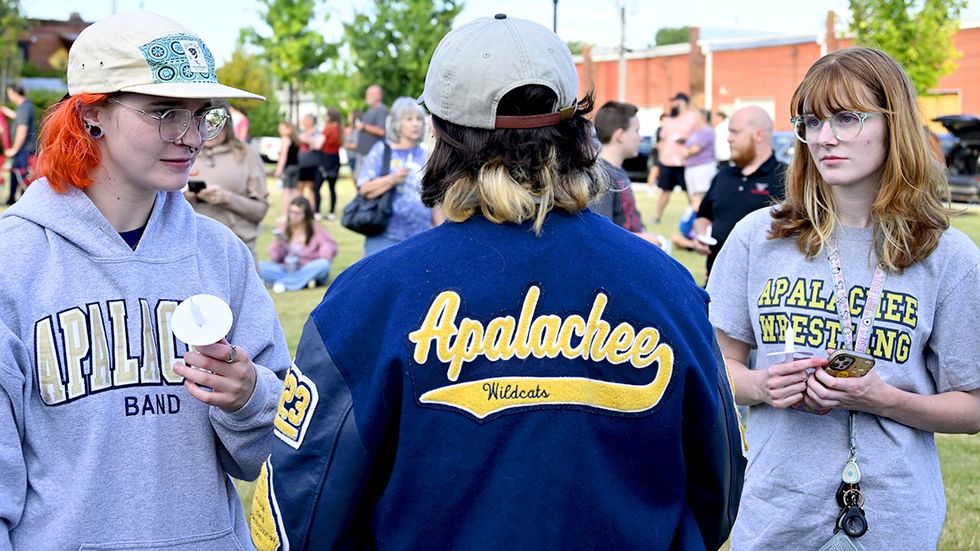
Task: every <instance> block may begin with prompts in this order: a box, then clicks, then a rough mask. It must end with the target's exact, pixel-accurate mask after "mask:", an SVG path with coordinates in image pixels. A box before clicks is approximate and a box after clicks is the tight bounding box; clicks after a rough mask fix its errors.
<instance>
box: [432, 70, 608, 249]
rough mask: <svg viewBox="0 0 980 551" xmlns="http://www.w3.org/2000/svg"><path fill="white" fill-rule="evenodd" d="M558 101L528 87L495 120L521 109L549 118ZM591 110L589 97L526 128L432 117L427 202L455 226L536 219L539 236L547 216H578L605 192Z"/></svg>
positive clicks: (505, 101)
mask: <svg viewBox="0 0 980 551" xmlns="http://www.w3.org/2000/svg"><path fill="white" fill-rule="evenodd" d="M554 103H555V96H554V93H553V92H552V91H551V90H549V89H547V88H545V87H544V86H540V85H529V86H523V87H519V88H517V89H515V90H512V91H511V92H509V93H508V94H507V95H505V96H504V98H503V99H502V100H501V102H500V105H499V106H498V115H499V114H502V113H504V114H508V115H509V114H512V113H511V112H510V111H511V110H517V109H518V108H523V109H524V110H523V111H517V112H520V113H521V114H528V113H530V114H539V113H548V112H551V110H553V106H554ZM515 106H516V107H515ZM593 106H594V99H593V96H592V94H591V93H590V94H588V95H587V96H586V97H585V98H584V99H582V100H580V101H579V102H578V104H577V111H576V114H575V115H574V116H572V117H571V118H569V119H567V120H564V121H561V122H560V123H559V124H557V125H555V126H548V127H544V128H529V129H522V130H505V129H498V130H485V129H479V128H467V127H463V126H460V125H458V124H454V123H452V122H449V121H446V120H442V119H440V118H439V117H437V116H435V115H433V116H432V124H433V127H434V128H435V130H436V143H435V147H434V148H433V151H432V155H431V156H430V157H429V160H428V162H427V163H426V170H425V174H424V175H423V177H422V201H423V202H424V203H425V204H426V205H428V206H434V205H437V204H438V205H441V207H442V212H443V213H444V214H445V215H446V218H447V219H448V220H451V221H453V222H462V221H464V220H466V219H467V218H469V217H471V216H473V215H474V214H480V215H482V216H483V217H484V218H486V219H487V220H489V221H491V222H493V223H496V224H503V223H513V224H521V223H524V222H526V221H528V220H533V228H534V231H535V233H537V234H538V235H540V233H541V230H542V227H543V226H544V221H545V218H547V216H548V213H549V212H551V211H552V210H554V209H558V210H562V211H565V212H569V213H574V212H578V211H581V210H583V209H585V208H586V207H587V206H588V205H589V203H590V202H591V201H592V200H594V199H595V198H596V197H597V196H598V195H599V193H601V192H602V191H603V190H604V189H606V188H607V187H608V185H607V182H608V178H607V177H606V176H605V171H604V170H603V169H602V168H601V167H600V165H598V164H597V163H596V159H597V155H598V152H597V151H598V150H597V148H596V147H595V145H594V144H593V142H592V137H591V136H592V125H591V123H590V122H589V121H588V119H587V118H585V117H586V115H587V114H588V113H590V112H591V111H592V108H593Z"/></svg>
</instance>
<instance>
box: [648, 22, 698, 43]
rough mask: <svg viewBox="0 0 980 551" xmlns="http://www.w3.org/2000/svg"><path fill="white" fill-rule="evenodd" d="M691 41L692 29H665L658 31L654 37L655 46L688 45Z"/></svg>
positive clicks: (685, 27)
mask: <svg viewBox="0 0 980 551" xmlns="http://www.w3.org/2000/svg"><path fill="white" fill-rule="evenodd" d="M690 39H691V27H688V26H686V25H685V26H683V27H664V28H662V29H660V30H658V31H657V35H656V36H655V37H654V39H653V40H654V45H656V46H664V45H667V44H687V42H688V41H689V40H690Z"/></svg>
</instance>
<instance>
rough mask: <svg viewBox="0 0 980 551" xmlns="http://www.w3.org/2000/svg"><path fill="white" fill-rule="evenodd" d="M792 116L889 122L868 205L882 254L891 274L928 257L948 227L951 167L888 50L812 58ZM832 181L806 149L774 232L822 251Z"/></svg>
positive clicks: (811, 253)
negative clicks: (848, 114)
mask: <svg viewBox="0 0 980 551" xmlns="http://www.w3.org/2000/svg"><path fill="white" fill-rule="evenodd" d="M790 110H791V111H792V115H793V116H796V115H803V114H813V115H816V116H817V117H820V118H821V119H823V118H827V117H830V116H832V115H833V114H834V113H837V112H840V111H862V112H880V113H882V116H883V119H884V121H885V127H886V131H885V150H886V155H885V161H884V166H883V170H882V178H881V188H880V189H879V191H878V196H877V197H876V198H875V201H874V203H873V205H872V207H871V217H872V219H873V221H874V236H875V239H874V242H875V244H876V245H875V246H876V248H877V253H878V259H879V260H880V261H881V262H882V263H883V264H884V266H885V268H886V269H887V270H889V271H891V272H901V271H903V270H905V269H906V268H908V267H909V266H911V265H913V264H915V263H916V262H919V261H921V260H924V259H925V258H926V257H928V256H929V255H930V254H931V253H932V251H934V250H935V249H936V247H937V246H938V245H939V239H940V237H941V236H942V234H943V232H944V231H946V229H948V228H949V221H950V215H951V213H952V211H951V210H950V208H949V207H948V206H947V204H944V202H943V201H944V198H945V197H948V196H949V195H948V194H949V189H948V186H949V184H948V182H947V180H946V168H945V167H944V166H943V165H942V163H941V161H940V160H938V159H937V158H936V157H935V155H934V154H933V152H932V149H931V148H930V146H929V144H928V141H927V137H926V134H925V132H924V130H923V128H922V123H921V122H920V121H921V115H920V113H919V107H918V102H917V96H916V92H915V88H914V87H913V86H912V83H911V82H910V81H909V78H908V76H907V75H906V74H905V71H904V70H902V68H901V67H900V66H899V65H898V63H897V62H896V61H895V60H894V59H892V58H891V57H889V56H888V55H887V54H885V53H884V52H881V51H879V50H875V49H872V48H848V49H844V50H839V51H836V52H833V53H831V54H828V55H826V56H824V57H822V58H820V59H819V60H817V62H816V63H814V64H813V66H812V67H810V69H809V71H807V73H806V76H805V77H803V82H801V83H800V85H799V87H798V88H797V89H796V92H795V93H794V94H793V99H792V100H791V102H790ZM835 212H836V208H835V205H834V198H833V195H832V194H831V192H830V186H829V185H828V184H827V183H826V182H825V181H824V180H823V178H822V177H821V176H820V173H819V171H818V170H817V166H816V163H815V162H814V160H813V158H812V157H811V156H810V153H809V150H808V149H807V148H806V147H799V148H797V154H796V155H794V156H793V161H792V163H791V164H790V166H789V169H788V170H787V173H786V200H785V201H784V202H783V203H782V204H781V205H780V206H779V207H778V208H777V209H776V210H775V211H774V213H773V219H774V220H773V223H772V227H771V229H770V234H769V236H770V238H773V239H776V238H783V237H794V238H795V239H796V244H797V247H799V249H800V251H801V252H802V253H804V254H805V255H806V256H807V257H808V258H813V257H815V256H816V255H818V254H820V252H821V251H823V250H824V248H825V247H826V245H827V243H828V241H829V240H830V238H831V236H832V234H833V232H834V228H835V225H836V220H837V219H836V214H835Z"/></svg>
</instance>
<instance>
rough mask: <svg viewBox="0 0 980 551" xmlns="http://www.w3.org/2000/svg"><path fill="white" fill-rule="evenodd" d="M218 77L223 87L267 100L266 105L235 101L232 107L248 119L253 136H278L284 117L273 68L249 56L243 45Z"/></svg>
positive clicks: (233, 100)
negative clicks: (277, 97) (244, 91)
mask: <svg viewBox="0 0 980 551" xmlns="http://www.w3.org/2000/svg"><path fill="white" fill-rule="evenodd" d="M217 73H218V80H219V81H221V83H223V84H227V85H228V86H234V87H235V88H241V89H243V90H248V91H249V92H254V93H256V94H259V95H260V96H265V101H257V100H252V99H232V100H229V103H231V104H232V105H234V106H235V107H236V108H237V109H238V110H239V111H241V112H242V113H245V115H246V116H247V117H248V122H249V131H250V133H251V134H252V135H253V136H275V135H276V132H277V128H278V125H279V121H280V120H281V119H282V118H283V114H282V113H281V112H280V108H281V107H280V105H279V100H278V99H276V91H275V88H273V86H272V78H271V71H270V69H269V64H268V63H266V62H265V60H263V59H262V58H261V57H259V56H258V55H256V54H250V53H248V52H246V51H245V48H244V46H243V45H242V44H241V43H239V44H238V46H236V47H235V51H234V52H232V54H231V59H229V60H228V62H227V63H225V64H224V65H222V66H221V67H220V68H219V69H218V71H217Z"/></svg>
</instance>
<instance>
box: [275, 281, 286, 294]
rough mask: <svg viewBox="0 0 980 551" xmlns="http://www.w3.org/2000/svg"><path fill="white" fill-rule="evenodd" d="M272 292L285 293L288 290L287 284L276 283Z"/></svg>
mask: <svg viewBox="0 0 980 551" xmlns="http://www.w3.org/2000/svg"><path fill="white" fill-rule="evenodd" d="M272 292H273V293H285V292H286V286H285V285H283V284H282V283H276V284H275V285H273V286H272Z"/></svg>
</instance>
